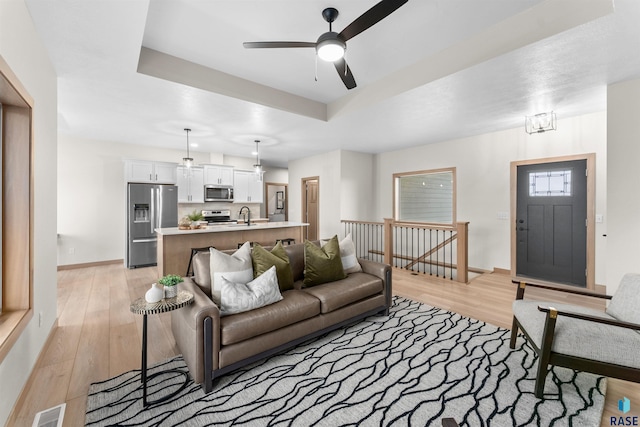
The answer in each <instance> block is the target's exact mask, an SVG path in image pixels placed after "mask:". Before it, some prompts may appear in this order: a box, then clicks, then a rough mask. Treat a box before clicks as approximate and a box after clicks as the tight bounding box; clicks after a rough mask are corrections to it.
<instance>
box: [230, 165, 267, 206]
mask: <svg viewBox="0 0 640 427" xmlns="http://www.w3.org/2000/svg"><path fill="white" fill-rule="evenodd" d="M263 188H264V187H263V185H262V181H258V176H257V175H256V173H255V172H252V171H238V170H236V171H234V172H233V202H234V203H262V201H263V193H264V190H263Z"/></svg>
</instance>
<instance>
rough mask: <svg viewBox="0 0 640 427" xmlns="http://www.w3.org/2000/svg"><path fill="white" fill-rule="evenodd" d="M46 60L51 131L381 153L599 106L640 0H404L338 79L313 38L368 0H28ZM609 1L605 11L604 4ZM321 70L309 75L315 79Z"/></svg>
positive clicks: (631, 48)
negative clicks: (52, 91) (55, 121)
mask: <svg viewBox="0 0 640 427" xmlns="http://www.w3.org/2000/svg"><path fill="white" fill-rule="evenodd" d="M26 1H27V5H28V7H29V10H30V12H31V15H32V16H33V19H34V22H35V26H36V28H37V31H38V32H39V34H40V35H41V37H42V40H43V42H44V44H45V47H46V49H47V50H48V52H49V55H50V57H51V61H52V62H53V65H54V67H55V69H56V71H57V73H58V101H59V128H60V132H62V133H65V134H69V135H72V136H76V137H80V138H87V139H93V140H105V141H118V142H125V143H135V144H143V145H150V146H157V147H164V148H174V149H180V150H182V149H185V146H186V145H185V144H186V137H185V132H184V131H183V129H184V128H185V127H189V128H191V129H192V132H191V134H190V141H191V142H192V143H197V144H198V147H197V148H194V149H192V150H196V151H204V152H216V153H224V154H227V155H233V156H242V157H250V156H251V154H250V150H251V147H252V146H253V143H252V141H253V140H254V139H256V138H258V139H261V140H262V141H264V144H263V146H262V147H263V148H262V149H261V158H262V160H263V163H264V164H266V165H274V166H286V164H287V161H288V160H292V159H296V158H301V157H306V156H309V155H313V154H317V153H322V152H326V151H329V150H335V149H346V150H354V151H362V152H370V153H378V152H384V151H389V150H396V149H399V148H404V147H410V146H415V145H422V144H428V143H433V142H438V141H443V140H449V139H454V138H459V137H464V136H469V135H475V134H481V133H486V132H491V131H497V130H502V129H507V128H513V127H518V126H522V124H523V117H524V116H525V115H531V114H536V113H539V112H543V111H550V110H554V111H555V112H556V113H557V115H558V118H559V119H562V118H564V117H569V116H574V115H578V114H584V113H589V112H594V111H602V110H604V109H606V86H607V85H608V84H610V83H614V82H618V81H622V80H628V79H631V78H638V77H640V49H639V48H640V25H638V24H639V22H640V1H637V0H616V1H615V8H614V7H613V3H612V0H544V1H541V0H409V1H408V2H407V3H406V4H405V5H404V6H402V7H401V8H400V9H398V10H397V11H396V12H394V13H393V14H391V15H390V16H389V17H387V18H386V19H385V20H383V21H381V22H380V23H378V24H377V25H375V26H374V27H372V28H370V29H368V30H367V31H365V32H363V33H361V34H359V35H358V36H356V37H354V38H353V39H351V40H349V41H348V43H347V47H348V51H347V61H348V63H349V66H350V68H351V69H352V71H353V74H354V76H355V79H356V82H357V83H358V87H357V88H356V89H353V90H352V91H348V90H347V89H346V88H345V87H344V85H343V84H342V82H341V80H340V78H339V76H338V75H337V73H336V71H335V69H334V67H333V65H332V64H327V63H324V62H322V61H318V64H317V71H316V61H315V55H314V54H315V51H314V49H244V48H243V47H242V42H244V41H270V40H293V41H311V42H314V41H315V40H316V39H317V37H318V36H319V35H320V34H322V33H323V32H325V31H328V24H327V23H326V22H325V21H324V20H323V18H322V16H321V12H322V10H323V9H324V8H325V7H329V6H332V7H336V8H337V9H338V10H339V11H340V16H339V17H338V19H337V20H336V22H335V23H334V27H333V29H334V31H338V32H339V31H341V30H342V29H343V28H344V27H345V26H346V25H348V24H349V23H350V22H351V21H353V20H354V19H355V18H357V17H358V16H359V15H360V14H362V13H363V12H364V11H366V10H368V9H369V8H370V7H372V6H373V5H374V4H376V3H377V0H350V1H346V0H342V1H338V0H335V1H333V2H327V1H324V0H322V1H321V0H287V1H285V0H280V1H265V0H255V1H249V0H229V1H216V0H203V1H199V0H150V1H147V0H57V1H51V0H26ZM614 9H615V11H614ZM316 73H317V77H318V81H315V79H314V77H315V75H316Z"/></svg>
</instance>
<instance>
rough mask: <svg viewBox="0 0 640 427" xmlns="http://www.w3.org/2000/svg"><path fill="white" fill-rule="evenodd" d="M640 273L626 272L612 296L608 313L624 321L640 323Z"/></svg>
mask: <svg viewBox="0 0 640 427" xmlns="http://www.w3.org/2000/svg"><path fill="white" fill-rule="evenodd" d="M639 300H640V274H634V273H628V274H625V275H624V277H623V278H622V280H621V281H620V285H619V286H618V290H617V291H616V293H615V294H614V295H613V298H611V302H610V303H609V307H608V308H607V314H608V315H610V316H613V317H615V318H616V319H618V320H621V321H623V322H629V323H635V324H638V325H640V310H638V306H639V305H640V304H639Z"/></svg>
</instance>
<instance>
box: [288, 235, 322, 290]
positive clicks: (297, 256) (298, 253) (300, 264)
mask: <svg viewBox="0 0 640 427" xmlns="http://www.w3.org/2000/svg"><path fill="white" fill-rule="evenodd" d="M317 245H318V243H317V242H316V246H317ZM284 250H285V251H286V252H287V256H288V257H289V265H290V266H291V273H292V274H293V281H294V282H297V281H298V280H302V279H303V278H304V243H295V244H293V245H286V246H284Z"/></svg>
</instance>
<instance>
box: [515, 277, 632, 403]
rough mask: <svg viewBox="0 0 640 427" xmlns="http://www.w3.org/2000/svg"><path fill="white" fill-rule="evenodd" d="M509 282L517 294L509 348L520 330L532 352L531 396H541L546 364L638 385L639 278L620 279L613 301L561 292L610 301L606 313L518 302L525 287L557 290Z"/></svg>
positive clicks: (531, 284)
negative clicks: (535, 366) (515, 285)
mask: <svg viewBox="0 0 640 427" xmlns="http://www.w3.org/2000/svg"><path fill="white" fill-rule="evenodd" d="M514 283H518V291H517V294H516V300H515V301H514V302H513V326H512V328H511V343H510V347H511V348H515V342H516V337H517V335H518V329H520V330H521V331H522V332H523V333H524V335H525V337H526V338H527V340H528V341H529V342H530V343H531V345H532V347H533V348H534V350H535V351H536V353H537V354H538V357H539V359H538V372H537V375H536V385H535V395H536V397H538V398H541V397H542V395H543V392H544V382H545V378H546V376H547V372H548V365H556V366H563V367H566V368H572V369H576V370H579V371H585V372H591V373H594V374H598V375H604V376H607V377H614V378H620V379H623V380H627V381H634V382H640V353H639V352H638V349H640V274H627V275H625V276H624V277H623V279H622V281H621V282H620V286H619V287H618V290H617V292H616V293H615V295H614V296H613V297H611V296H608V295H603V294H597V293H594V292H589V291H583V290H580V289H575V290H574V289H568V290H565V289H562V290H561V291H564V292H569V293H572V294H579V295H587V296H590V297H594V298H605V299H610V300H611V302H610V303H609V307H608V308H607V309H606V311H599V310H596V309H590V308H585V307H581V306H576V305H569V304H559V303H550V302H540V301H531V300H523V297H524V291H525V289H526V287H528V286H532V287H538V288H545V289H553V290H559V289H558V288H555V287H551V286H547V285H541V284H534V283H525V282H516V281H514Z"/></svg>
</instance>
